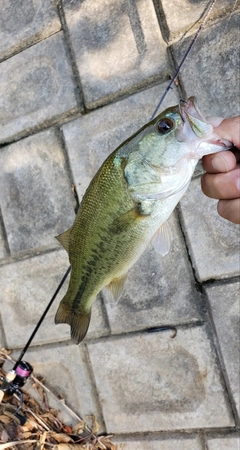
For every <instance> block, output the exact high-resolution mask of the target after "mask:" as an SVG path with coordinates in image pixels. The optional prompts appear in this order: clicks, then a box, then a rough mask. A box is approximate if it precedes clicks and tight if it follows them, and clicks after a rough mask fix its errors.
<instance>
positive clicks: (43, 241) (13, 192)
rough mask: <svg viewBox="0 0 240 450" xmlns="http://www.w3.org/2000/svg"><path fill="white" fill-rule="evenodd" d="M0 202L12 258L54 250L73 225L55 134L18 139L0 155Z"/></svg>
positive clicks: (69, 194) (70, 197) (69, 193)
mask: <svg viewBox="0 0 240 450" xmlns="http://www.w3.org/2000/svg"><path fill="white" fill-rule="evenodd" d="M0 165H1V174H0V182H1V186H2V189H1V191H0V202H1V208H2V214H3V217H4V224H5V229H6V233H7V238H8V244H9V247H10V251H11V253H12V254H16V253H18V252H21V251H25V250H30V249H36V248H39V247H55V248H56V247H58V242H57V240H56V239H55V236H57V235H58V234H60V233H62V232H63V231H65V230H66V229H67V228H69V227H70V226H71V225H72V223H73V221H74V219H75V212H74V206H75V200H74V196H73V194H72V191H71V181H70V180H69V178H68V175H67V165H66V161H65V157H64V153H63V150H62V146H61V142H60V139H59V136H58V135H57V132H56V130H54V129H49V130H47V131H44V132H42V133H39V134H36V135H35V136H30V137H28V138H26V139H22V140H20V141H19V142H17V143H15V144H12V145H9V146H6V147H5V148H4V149H2V151H1V153H0Z"/></svg>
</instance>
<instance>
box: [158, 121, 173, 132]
mask: <svg viewBox="0 0 240 450" xmlns="http://www.w3.org/2000/svg"><path fill="white" fill-rule="evenodd" d="M174 125H175V122H174V120H173V119H170V117H166V118H165V119H161V120H159V122H158V123H157V130H158V132H159V133H160V134H167V133H169V132H170V131H171V130H172V129H173V127H174Z"/></svg>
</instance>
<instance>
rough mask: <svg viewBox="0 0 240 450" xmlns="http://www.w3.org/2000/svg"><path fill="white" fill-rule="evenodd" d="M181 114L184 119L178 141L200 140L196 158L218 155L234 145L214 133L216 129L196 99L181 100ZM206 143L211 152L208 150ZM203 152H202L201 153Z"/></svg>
mask: <svg viewBox="0 0 240 450" xmlns="http://www.w3.org/2000/svg"><path fill="white" fill-rule="evenodd" d="M179 113H180V115H181V118H182V121H183V123H182V126H181V127H180V130H179V132H178V136H177V139H178V138H179V139H178V140H183V139H187V140H188V141H195V142H196V140H198V142H199V145H198V147H197V153H196V158H199V157H202V156H203V155H206V154H210V153H216V152H219V151H222V150H228V149H230V148H232V146H233V145H232V143H231V142H229V141H227V140H226V139H222V138H221V137H220V136H218V135H217V134H216V133H215V132H214V127H213V125H212V124H211V123H209V122H208V121H207V119H206V118H205V117H204V116H203V114H202V113H201V111H200V109H199V107H198V106H197V102H196V98H195V97H189V98H188V99H187V100H180V103H179ZM206 143H207V144H208V147H209V150H208V151H207V150H206ZM201 150H202V151H201Z"/></svg>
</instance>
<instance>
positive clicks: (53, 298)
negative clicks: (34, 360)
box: [13, 266, 71, 370]
mask: <svg viewBox="0 0 240 450" xmlns="http://www.w3.org/2000/svg"><path fill="white" fill-rule="evenodd" d="M70 270H71V266H69V268H68V269H67V271H66V273H65V275H64V276H63V278H62V280H61V281H60V283H59V285H58V287H57V289H56V291H55V292H54V294H53V296H52V298H51V300H50V302H49V303H48V305H47V307H46V309H45V311H44V313H43V314H42V316H41V318H40V320H39V321H38V323H37V325H36V327H35V328H34V330H33V332H32V334H31V336H30V338H29V339H28V341H27V343H26V345H25V347H24V348H23V350H22V352H21V354H20V356H19V358H18V359H17V361H16V362H15V364H14V367H13V370H16V368H17V366H18V365H19V363H20V361H21V360H22V358H23V356H24V355H25V353H26V351H27V349H28V347H29V345H30V344H31V342H32V340H33V338H34V336H35V334H36V333H37V331H38V329H39V327H40V326H41V324H42V322H43V321H44V319H45V316H46V315H47V313H48V311H49V309H50V308H51V306H52V304H53V302H54V300H55V298H56V296H57V294H58V292H59V291H60V289H61V287H62V285H63V284H64V281H65V280H66V278H67V276H68V274H69V272H70Z"/></svg>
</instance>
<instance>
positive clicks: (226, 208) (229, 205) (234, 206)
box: [217, 198, 240, 224]
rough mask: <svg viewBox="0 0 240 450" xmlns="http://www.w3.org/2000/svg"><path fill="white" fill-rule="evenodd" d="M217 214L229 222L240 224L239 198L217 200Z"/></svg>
mask: <svg viewBox="0 0 240 450" xmlns="http://www.w3.org/2000/svg"><path fill="white" fill-rule="evenodd" d="M217 210H218V214H219V215H220V216H221V217H223V218H224V219H227V220H230V222H233V223H238V224H240V198H236V199H234V200H219V202H218V206H217Z"/></svg>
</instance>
